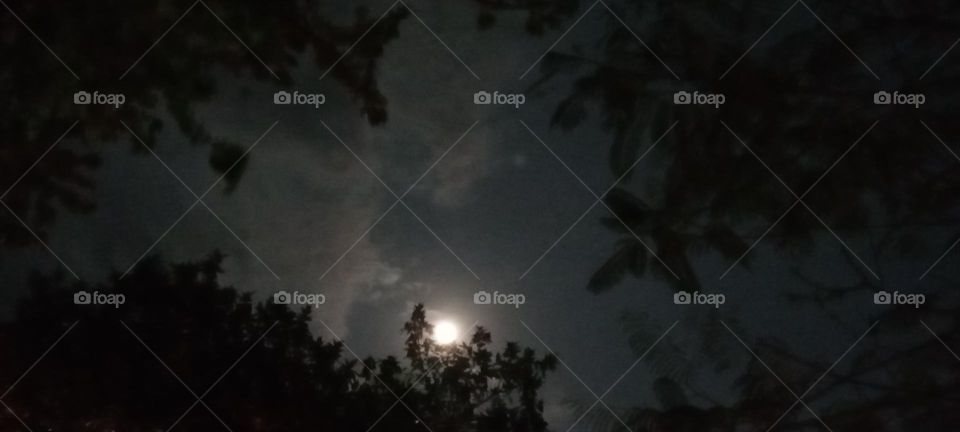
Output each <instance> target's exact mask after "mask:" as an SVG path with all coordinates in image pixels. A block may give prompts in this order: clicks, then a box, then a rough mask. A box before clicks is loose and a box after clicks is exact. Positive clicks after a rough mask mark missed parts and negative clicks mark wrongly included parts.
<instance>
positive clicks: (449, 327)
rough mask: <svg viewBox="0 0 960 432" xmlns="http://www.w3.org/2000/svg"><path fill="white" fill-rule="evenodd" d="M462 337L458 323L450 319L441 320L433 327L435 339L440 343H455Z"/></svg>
mask: <svg viewBox="0 0 960 432" xmlns="http://www.w3.org/2000/svg"><path fill="white" fill-rule="evenodd" d="M458 337H460V330H459V329H457V325H456V324H454V323H452V322H450V321H440V322H438V323H437V325H436V326H434V327H433V340H434V341H436V342H437V343H438V344H441V345H447V344H450V343H453V342H455V341H456V340H457V338H458Z"/></svg>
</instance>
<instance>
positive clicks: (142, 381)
mask: <svg viewBox="0 0 960 432" xmlns="http://www.w3.org/2000/svg"><path fill="white" fill-rule="evenodd" d="M222 259H223V257H222V256H221V255H219V254H214V255H212V256H210V257H209V258H206V259H204V260H201V261H199V262H192V263H183V264H176V265H173V266H171V267H169V268H168V267H167V266H166V264H164V263H163V262H162V261H160V260H159V259H157V258H151V259H149V260H148V261H146V262H145V263H144V264H143V265H141V266H138V268H137V270H136V271H134V272H133V273H131V274H130V275H129V276H128V277H126V278H124V279H122V280H117V279H114V280H112V281H110V282H109V283H107V284H104V285H98V286H88V285H86V284H84V283H75V284H69V283H68V281H66V280H65V278H64V277H63V276H62V275H56V276H49V277H48V276H40V275H37V276H35V277H34V278H32V280H31V282H30V285H31V288H32V290H31V295H30V296H29V297H28V298H26V299H25V300H24V301H23V303H22V304H21V305H20V306H19V308H18V314H17V318H16V320H14V321H13V322H10V323H7V324H5V325H3V327H2V331H0V343H2V344H3V346H4V347H5V352H6V353H8V354H7V355H5V356H4V358H3V359H2V363H0V371H2V373H0V375H2V382H4V383H8V384H10V383H14V382H15V381H16V380H17V377H18V376H19V374H21V373H22V372H23V371H25V370H27V368H28V367H29V366H30V364H31V363H32V362H33V361H34V360H36V358H37V357H38V356H39V355H40V354H42V353H43V352H44V350H46V349H47V347H49V346H50V344H52V343H53V341H54V340H56V338H57V337H59V336H60V335H61V334H63V333H64V331H65V330H66V329H67V328H69V326H70V325H72V324H73V323H74V322H77V324H76V327H75V329H74V330H73V331H72V332H70V333H69V334H68V335H67V336H66V337H64V338H63V340H62V341H61V343H60V344H58V345H57V346H56V347H55V348H54V349H53V350H52V351H51V352H50V353H49V355H47V356H46V357H44V358H43V360H42V361H41V362H40V363H38V365H37V367H36V368H35V369H34V370H31V372H30V373H29V374H28V375H27V376H26V378H25V379H23V380H22V381H20V382H17V384H16V386H15V388H14V389H13V391H12V392H11V393H10V394H9V395H6V396H5V397H4V401H5V402H6V403H7V404H8V405H9V406H10V407H11V408H12V410H13V412H14V413H16V415H17V416H18V417H19V418H20V419H22V420H23V421H24V422H25V423H26V424H28V425H30V427H31V429H33V430H77V431H81V430H90V431H94V430H126V431H153V430H166V429H167V428H170V427H171V425H173V424H174V423H175V422H176V423H177V426H176V428H179V429H183V430H216V429H218V428H221V427H223V426H222V425H220V424H219V423H220V421H221V420H222V421H223V422H224V423H226V424H227V425H228V426H229V428H230V429H231V430H235V431H253V430H257V431H290V430H338V431H367V430H368V429H369V428H370V427H371V426H373V425H374V424H375V423H376V426H375V428H374V430H394V431H422V430H426V428H425V427H424V425H421V424H418V423H419V422H420V421H422V422H424V423H425V424H426V425H428V426H429V428H430V430H432V431H435V432H440V431H489V432H493V431H518V432H519V431H523V432H533V431H544V430H546V423H545V421H544V420H543V400H542V399H540V396H539V391H540V387H541V386H542V385H543V383H544V379H545V376H546V374H547V372H549V371H551V370H553V369H554V368H555V366H556V360H555V359H554V357H552V356H550V355H547V356H544V357H537V355H536V354H535V353H534V352H533V350H532V349H530V348H524V347H521V346H519V345H517V344H515V343H507V344H506V346H505V348H504V349H503V350H502V351H496V350H493V349H492V348H491V344H492V337H491V335H490V333H489V332H487V331H486V330H484V329H483V328H479V327H478V328H477V329H476V331H475V332H474V333H473V334H472V335H471V337H470V339H469V340H466V341H463V342H461V343H458V344H456V345H444V346H440V345H437V344H435V343H434V342H433V341H432V339H431V338H430V335H431V334H432V333H431V332H432V325H431V324H430V323H429V322H428V321H427V320H426V316H425V313H424V307H423V305H417V306H416V308H415V309H414V311H413V314H412V316H411V319H410V321H408V322H407V324H406V325H405V327H404V332H405V334H406V336H407V341H408V342H407V344H408V347H411V349H408V351H407V353H406V354H405V355H404V356H403V357H402V358H396V357H393V356H390V357H386V358H382V359H380V358H373V357H369V358H365V359H363V360H362V361H360V360H359V359H356V358H352V351H350V350H348V349H347V348H348V346H347V345H345V343H344V342H343V341H339V340H324V339H323V338H322V337H314V336H313V334H311V331H310V322H311V313H310V311H309V309H307V308H304V309H303V310H300V311H294V310H291V309H289V308H288V307H287V306H285V305H278V304H273V303H272V302H267V303H261V302H254V301H253V300H252V298H251V295H250V294H249V293H242V292H239V291H237V290H235V289H234V288H232V287H228V286H221V285H220V283H219V281H218V275H219V273H220V272H221V262H222ZM80 289H83V290H87V291H89V292H92V291H99V292H100V293H122V294H124V295H125V296H126V303H125V304H124V305H123V306H121V307H120V308H113V307H109V306H88V305H85V306H77V305H75V304H74V303H73V293H74V292H75V291H77V290H80ZM128 328H129V331H128V330H127V329H128ZM261 337H262V339H261ZM138 338H139V339H142V341H143V343H144V344H146V346H148V347H149V349H148V348H145V347H144V345H142V344H141V343H140V342H138ZM247 350H249V352H248V353H247V354H246V355H245V356H243V354H244V353H245V352H247ZM345 351H348V352H350V353H351V354H350V355H347V354H345ZM154 353H155V354H156V356H158V357H159V359H161V360H162V362H163V364H165V365H166V366H168V367H169V369H170V370H169V371H168V370H167V369H166V368H165V367H164V365H163V364H161V363H160V362H158V361H157V359H155V358H154V357H153V355H154ZM241 357H242V360H240V361H237V359H238V358H241ZM235 362H236V363H235ZM234 363H235V364H234ZM231 365H233V367H232V366H231ZM171 371H172V372H173V374H176V376H177V377H179V379H182V380H183V385H181V383H179V382H178V378H176V377H174V375H173V374H171ZM184 385H186V386H189V387H190V388H191V389H192V390H190V391H188V390H187V389H185V388H184ZM207 389H210V390H209V393H207ZM191 391H192V392H193V393H195V394H196V395H200V396H202V398H203V403H202V404H197V405H196V406H194V407H193V408H192V409H191V411H190V414H188V415H186V416H185V417H183V418H182V419H181V420H179V421H177V418H178V416H179V415H180V414H181V413H182V412H183V411H184V410H186V409H187V407H189V406H191V405H192V404H193V401H194V400H195V397H192V396H191ZM398 398H402V401H403V402H402V404H401V403H398V402H397V399H398ZM208 407H209V409H210V410H211V411H212V412H214V413H216V415H217V416H219V419H218V418H216V417H214V416H213V415H212V414H210V412H209V411H208ZM407 407H409V410H408V409H407ZM381 416H382V418H381ZM19 427H20V424H19V422H18V420H17V419H16V418H14V417H13V415H12V414H9V413H8V412H6V411H5V412H4V413H3V415H2V416H0V429H3V430H13V429H17V428H19Z"/></svg>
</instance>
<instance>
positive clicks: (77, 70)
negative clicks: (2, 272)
mask: <svg viewBox="0 0 960 432" xmlns="http://www.w3.org/2000/svg"><path fill="white" fill-rule="evenodd" d="M5 6H8V7H9V8H10V9H11V10H12V11H13V13H8V11H3V13H2V14H0V28H2V29H3V31H2V32H0V34H2V37H0V56H2V57H3V58H5V59H8V60H9V61H10V62H12V64H11V66H14V67H8V68H4V71H3V73H2V74H0V89H2V90H0V95H2V97H3V100H4V101H5V103H4V104H3V106H2V107H0V117H2V118H3V119H4V121H3V122H0V136H3V142H2V143H0V185H3V186H2V187H3V188H4V189H3V191H2V192H0V193H4V192H6V189H7V188H8V187H10V186H11V185H14V184H15V183H16V182H17V180H18V178H19V177H20V176H21V175H22V174H23V173H25V172H27V171H28V169H30V168H31V166H32V165H33V164H34V162H35V161H37V160H38V158H40V157H41V155H42V154H44V151H45V150H47V149H48V148H50V147H51V145H52V144H53V143H54V142H55V141H57V138H58V137H59V136H61V135H62V134H64V132H65V131H67V130H68V129H69V127H70V125H71V124H72V123H74V122H75V121H77V122H79V123H78V124H77V126H76V127H75V128H74V129H71V130H70V133H69V134H67V135H66V136H65V138H64V142H62V143H60V144H58V145H57V146H56V147H54V148H53V149H52V150H50V152H49V154H47V155H46V157H45V158H44V161H43V163H41V164H38V165H37V166H35V167H33V168H32V171H31V172H30V174H29V175H28V176H26V177H24V178H23V179H22V180H20V182H19V183H17V185H16V187H15V188H13V189H12V190H10V191H9V194H4V196H3V201H4V202H5V203H6V204H7V205H9V206H10V207H11V208H12V209H13V210H14V211H15V212H16V213H17V214H18V215H19V216H20V218H22V219H23V220H24V221H25V222H26V223H27V225H29V226H30V227H31V228H33V229H34V230H35V231H37V232H38V233H39V235H40V236H41V237H44V236H45V235H46V233H45V229H46V228H48V227H49V226H51V224H52V223H53V222H54V220H55V219H56V216H57V214H58V213H59V212H61V211H66V212H89V211H92V210H93V208H94V206H95V202H94V200H93V199H92V196H91V195H92V191H93V190H94V188H95V186H96V184H95V181H94V178H95V169H96V168H97V167H98V166H99V163H100V155H99V153H100V150H101V149H102V147H101V146H102V145H103V143H113V142H116V141H129V143H130V144H131V146H132V148H133V149H134V150H135V151H139V152H143V151H144V149H143V147H142V145H141V144H140V142H139V141H138V140H137V139H136V138H134V137H132V136H131V134H130V133H129V132H128V131H127V129H126V128H125V127H124V126H123V124H122V123H121V121H123V122H124V123H126V124H127V125H129V127H130V128H131V129H132V130H133V131H134V132H135V133H136V135H137V136H138V137H139V138H140V139H142V140H143V141H144V142H145V143H146V144H147V145H148V146H150V147H153V146H155V145H156V143H157V137H158V134H159V133H161V131H164V130H165V129H164V128H165V125H166V123H167V122H171V121H172V123H173V124H174V125H175V126H176V128H177V129H178V130H179V132H180V133H182V134H183V135H184V136H186V137H187V139H188V140H189V141H190V142H191V143H193V144H196V145H209V146H210V148H211V150H210V151H211V156H210V165H211V168H212V169H214V170H215V171H217V172H223V171H224V170H225V169H226V167H229V166H231V165H233V164H234V162H235V161H237V159H238V158H239V157H240V156H241V155H242V153H243V150H244V149H245V148H246V147H249V145H250V144H249V143H244V145H240V144H238V143H232V142H226V141H224V140H223V139H221V138H219V137H217V136H215V135H214V134H213V133H212V132H211V131H208V130H207V128H206V127H205V126H204V124H203V122H202V121H201V119H200V118H199V115H198V113H197V109H198V107H199V106H200V105H201V104H203V103H206V102H209V101H210V100H211V99H213V97H214V96H215V95H217V93H218V92H220V91H222V89H221V83H222V82H223V80H224V78H225V77H229V78H234V79H236V80H237V81H240V82H244V81H250V80H252V81H260V82H265V83H271V84H275V85H277V86H281V88H283V87H288V86H290V85H291V84H293V82H294V80H293V75H294V71H295V70H296V69H297V68H299V67H301V64H300V63H301V62H303V61H304V59H311V60H312V61H313V62H314V64H315V65H316V67H317V68H319V69H321V70H326V69H327V68H329V67H331V66H332V65H334V64H335V63H336V62H337V61H338V59H340V57H341V56H342V55H343V54H345V53H346V52H347V49H348V48H349V47H351V46H352V45H353V44H354V43H355V42H356V41H357V40H358V39H360V36H361V35H364V34H365V32H366V31H367V30H368V29H370V28H371V26H372V25H373V23H374V22H375V21H376V17H373V16H371V14H370V13H369V12H368V11H367V10H366V9H364V8H357V9H356V13H355V17H354V22H353V23H351V24H348V25H342V24H336V23H334V22H333V21H332V20H331V19H330V18H329V17H327V16H325V15H324V14H323V12H322V11H323V10H324V7H323V5H322V2H320V1H317V0H301V1H296V2H282V3H276V2H271V3H263V2H249V1H247V2H224V1H219V0H203V1H200V2H196V1H193V0H188V1H180V0H154V1H149V2H137V3H129V2H122V1H108V2H97V3H96V4H94V3H83V2H77V3H71V4H67V5H64V4H61V3H59V2H51V1H40V2H36V1H9V2H5ZM14 14H15V15H14ZM406 16H407V10H406V9H404V8H395V9H394V10H393V11H391V12H390V13H389V14H387V16H386V17H384V18H383V19H382V20H380V21H379V22H378V23H377V25H376V27H374V29H373V30H372V31H370V33H369V34H366V36H365V37H364V38H363V39H362V41H361V42H360V43H359V44H357V45H356V46H355V47H353V49H352V50H350V52H349V55H347V56H346V57H344V58H343V59H342V60H340V62H339V63H336V67H334V68H333V69H332V70H331V71H330V78H331V79H333V80H336V81H337V82H338V83H340V84H341V85H342V86H344V87H345V88H346V90H347V91H348V92H349V93H350V94H352V95H353V96H354V97H355V98H356V99H357V100H358V101H359V104H360V106H361V110H362V113H363V114H364V115H365V116H366V118H367V119H368V120H369V122H370V123H371V124H380V123H383V122H384V121H386V119H387V111H386V104H387V101H386V99H385V97H384V96H383V94H382V93H381V92H380V90H379V89H378V87H377V60H378V59H379V58H380V57H381V56H382V54H383V51H384V47H385V45H386V44H387V43H389V42H390V41H391V40H393V39H394V38H396V37H397V27H398V25H399V24H400V22H401V21H403V20H404V19H405V18H406ZM78 17H82V19H77V18H78ZM20 20H22V21H23V24H21V22H20ZM221 20H222V23H221ZM227 27H229V28H227ZM167 31H169V34H168V33H167ZM34 33H36V36H35V35H34ZM234 33H236V36H235V35H234ZM37 37H39V38H40V39H42V40H43V41H45V42H46V43H49V46H50V49H51V50H52V51H53V52H54V53H55V54H51V53H48V52H47V51H46V50H45V46H44V45H42V44H41V43H40V42H39V41H38V40H37ZM238 38H239V39H240V40H238ZM241 41H242V42H241ZM248 48H249V50H248ZM59 60H63V62H64V63H65V64H66V65H67V66H64V65H61V64H60V62H59ZM261 61H262V62H263V63H261ZM81 90H83V91H88V92H93V91H99V92H101V93H122V94H123V95H125V96H126V103H125V104H124V105H123V106H122V107H121V108H120V109H115V108H114V107H112V106H109V107H107V106H96V105H75V104H74V103H73V94H74V92H77V91H81ZM264 127H266V125H265V126H264ZM241 165H242V164H241ZM242 168H243V167H242V166H238V167H237V169H235V170H233V171H230V172H229V176H228V177H227V178H226V180H227V182H226V185H227V190H228V191H229V190H231V189H232V188H233V187H234V186H235V185H236V182H237V181H238V179H239V174H240V173H241V172H242ZM34 241H35V240H34V238H33V236H32V235H31V234H30V233H29V232H28V231H27V230H25V229H24V227H22V226H21V224H20V223H19V222H18V221H17V220H16V219H15V218H13V217H9V216H5V217H2V218H0V244H3V245H9V246H23V245H26V244H30V243H32V242H34Z"/></svg>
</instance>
